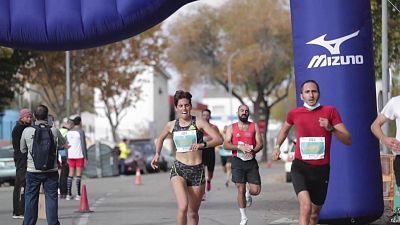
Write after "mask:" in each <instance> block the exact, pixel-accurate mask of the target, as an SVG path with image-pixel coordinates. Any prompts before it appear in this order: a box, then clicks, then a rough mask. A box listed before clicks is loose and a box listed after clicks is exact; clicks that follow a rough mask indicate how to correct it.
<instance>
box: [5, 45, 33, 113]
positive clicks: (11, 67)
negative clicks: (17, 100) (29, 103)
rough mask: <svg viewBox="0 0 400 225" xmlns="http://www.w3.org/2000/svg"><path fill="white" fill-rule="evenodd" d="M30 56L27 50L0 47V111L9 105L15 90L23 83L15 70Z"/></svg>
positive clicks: (18, 89) (20, 87) (21, 86)
mask: <svg viewBox="0 0 400 225" xmlns="http://www.w3.org/2000/svg"><path fill="white" fill-rule="evenodd" d="M30 56H31V52H28V51H21V50H12V49H9V48H3V47H0V111H1V110H4V109H5V108H7V107H8V106H9V105H10V103H11V101H12V99H13V98H14V93H15V92H21V89H22V88H23V85H22V81H21V77H20V76H19V75H18V74H17V72H18V71H19V70H20V68H21V66H22V65H24V64H25V62H26V61H27V60H28V59H29V58H30Z"/></svg>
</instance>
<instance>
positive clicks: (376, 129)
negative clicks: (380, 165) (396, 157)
mask: <svg viewBox="0 0 400 225" xmlns="http://www.w3.org/2000/svg"><path fill="white" fill-rule="evenodd" d="M388 120H389V119H388V118H387V117H386V116H385V115H383V114H380V115H379V116H377V117H376V119H375V121H374V122H373V123H372V125H371V131H372V133H373V134H374V135H375V137H377V138H378V139H379V141H380V142H381V143H382V144H384V145H385V146H386V147H388V148H390V149H392V150H393V151H400V141H398V140H397V139H396V138H393V137H388V136H386V135H385V134H384V133H383V131H382V126H383V124H384V123H386V122H387V121H388Z"/></svg>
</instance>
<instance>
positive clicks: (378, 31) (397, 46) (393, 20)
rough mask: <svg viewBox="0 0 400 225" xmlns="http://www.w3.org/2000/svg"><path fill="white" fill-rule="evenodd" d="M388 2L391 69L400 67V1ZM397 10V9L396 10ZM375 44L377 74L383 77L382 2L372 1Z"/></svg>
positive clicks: (378, 0) (389, 59)
mask: <svg viewBox="0 0 400 225" xmlns="http://www.w3.org/2000/svg"><path fill="white" fill-rule="evenodd" d="M390 2H391V3H392V4H393V5H392V4H391V3H389V2H388V61H389V62H388V63H389V67H398V65H399V63H400V29H399V27H400V12H399V11H398V10H397V9H400V1H393V0H392V1H390ZM395 7H396V8H397V9H396V8H395ZM371 11H372V25H373V39H374V40H373V42H374V43H373V44H374V55H375V73H376V77H377V78H381V76H382V66H381V65H382V1H381V0H371Z"/></svg>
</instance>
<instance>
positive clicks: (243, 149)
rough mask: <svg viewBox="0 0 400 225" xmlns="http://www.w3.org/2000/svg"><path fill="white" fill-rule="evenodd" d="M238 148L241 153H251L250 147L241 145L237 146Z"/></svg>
mask: <svg viewBox="0 0 400 225" xmlns="http://www.w3.org/2000/svg"><path fill="white" fill-rule="evenodd" d="M239 146H240V148H239V149H240V151H242V152H243V153H245V154H249V153H252V151H253V148H252V147H251V145H248V144H242V145H239Z"/></svg>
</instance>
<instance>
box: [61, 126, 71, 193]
mask: <svg viewBox="0 0 400 225" xmlns="http://www.w3.org/2000/svg"><path fill="white" fill-rule="evenodd" d="M73 126H74V122H73V121H72V120H71V119H68V120H67V122H65V123H64V124H63V126H62V127H61V128H60V133H61V135H62V136H63V137H64V138H65V139H67V132H68V131H69V130H70V129H71V128H72V127H73ZM67 150H68V149H67V148H65V147H61V148H59V149H58V174H59V176H60V179H59V194H60V198H66V197H67V194H68V191H67V189H68V188H67V178H68V172H69V168H68V163H67Z"/></svg>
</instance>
